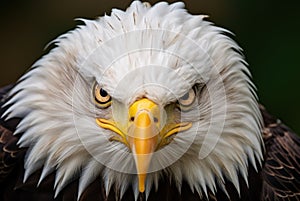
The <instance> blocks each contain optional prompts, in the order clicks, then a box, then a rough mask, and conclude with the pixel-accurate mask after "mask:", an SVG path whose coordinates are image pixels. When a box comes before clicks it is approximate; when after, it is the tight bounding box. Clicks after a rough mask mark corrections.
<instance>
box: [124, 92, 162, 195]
mask: <svg viewBox="0 0 300 201" xmlns="http://www.w3.org/2000/svg"><path fill="white" fill-rule="evenodd" d="M129 116H130V121H131V123H130V124H131V125H129V129H128V134H127V135H128V137H127V141H128V144H129V147H130V148H131V150H132V153H133V154H134V160H135V164H136V169H137V173H138V179H139V191H140V192H144V191H145V180H146V176H147V171H148V167H149V165H150V161H151V157H152V154H153V152H154V151H155V149H156V148H157V145H158V141H159V131H160V130H159V119H160V110H159V108H158V106H157V105H156V104H155V103H153V102H152V101H150V100H148V99H145V98H144V99H141V100H138V101H136V102H135V103H133V104H132V105H131V106H130V108H129Z"/></svg>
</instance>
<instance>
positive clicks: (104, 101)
mask: <svg viewBox="0 0 300 201" xmlns="http://www.w3.org/2000/svg"><path fill="white" fill-rule="evenodd" d="M94 97H95V103H96V105H97V106H98V107H100V108H107V107H109V106H110V105H111V96H110V95H109V94H108V93H107V91H105V90H104V89H103V88H101V87H100V86H99V85H98V84H95V86H94Z"/></svg>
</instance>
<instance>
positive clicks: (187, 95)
mask: <svg viewBox="0 0 300 201" xmlns="http://www.w3.org/2000/svg"><path fill="white" fill-rule="evenodd" d="M189 97H190V94H189V93H186V94H184V96H182V97H181V98H180V99H181V100H188V99H189Z"/></svg>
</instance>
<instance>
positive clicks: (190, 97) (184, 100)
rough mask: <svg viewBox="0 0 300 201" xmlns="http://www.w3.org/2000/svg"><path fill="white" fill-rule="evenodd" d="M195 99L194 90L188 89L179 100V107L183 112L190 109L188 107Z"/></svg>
mask: <svg viewBox="0 0 300 201" xmlns="http://www.w3.org/2000/svg"><path fill="white" fill-rule="evenodd" d="M195 99H196V93H195V90H194V89H190V90H189V91H188V92H187V93H186V94H184V95H183V96H182V97H181V98H180V99H179V100H178V103H179V106H180V108H181V109H183V110H188V109H190V106H191V105H192V104H193V103H194V101H195Z"/></svg>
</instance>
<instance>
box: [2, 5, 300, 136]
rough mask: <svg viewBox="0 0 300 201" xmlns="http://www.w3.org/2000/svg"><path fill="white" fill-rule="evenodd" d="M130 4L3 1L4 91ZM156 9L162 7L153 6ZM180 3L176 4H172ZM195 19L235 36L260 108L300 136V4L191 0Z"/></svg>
mask: <svg viewBox="0 0 300 201" xmlns="http://www.w3.org/2000/svg"><path fill="white" fill-rule="evenodd" d="M130 2H131V1H130V0H122V1H121V0H119V1H117V0H43V1H41V0H26V1H25V0H0V20H1V27H0V44H1V46H0V61H1V65H0V67H1V71H0V72H1V75H0V86H3V85H5V84H8V83H11V82H15V81H16V80H17V79H18V77H20V76H21V75H22V74H23V73H24V72H25V71H26V69H28V68H29V67H30V66H31V65H32V64H33V62H34V61H36V60H37V59H38V58H39V57H40V56H41V55H43V54H45V53H46V52H45V51H44V50H43V49H44V47H45V45H46V44H47V43H48V42H50V41H51V40H53V39H55V38H56V37H57V36H59V35H60V34H62V33H64V32H66V31H68V30H70V29H73V28H74V27H75V26H76V22H75V21H74V20H73V19H74V18H77V17H83V18H94V17H96V16H99V15H103V14H104V13H107V14H110V10H111V8H121V9H124V8H126V7H127V6H128V5H129V4H130ZM149 2H150V3H151V4H153V3H154V2H157V1H149ZM169 2H174V1H169ZM185 2H186V6H187V9H188V10H189V11H190V12H191V13H193V14H199V13H201V14H208V15H209V16H210V18H209V20H211V21H213V22H215V23H216V24H217V25H219V26H222V27H224V28H227V29H229V30H231V31H232V32H233V33H235V35H236V36H235V37H234V39H235V40H236V41H237V42H238V43H239V45H240V46H241V47H242V48H243V49H244V53H245V55H246V59H247V61H248V63H249V64H250V70H251V72H252V74H253V79H254V82H255V83H256V85H257V87H258V95H259V98H260V102H262V103H263V104H264V105H266V106H267V108H268V110H269V111H271V112H272V113H273V114H275V115H276V116H278V117H279V118H280V119H281V120H282V121H283V122H285V123H286V124H288V126H290V127H291V128H293V129H294V130H295V131H297V132H298V133H300V90H299V87H300V81H299V74H300V50H299V48H300V38H299V36H300V34H299V31H300V11H299V10H300V4H299V3H298V2H300V1H298V0H285V1H279V0H265V1H263V0H186V1H185Z"/></svg>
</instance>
